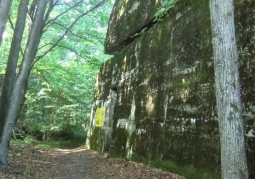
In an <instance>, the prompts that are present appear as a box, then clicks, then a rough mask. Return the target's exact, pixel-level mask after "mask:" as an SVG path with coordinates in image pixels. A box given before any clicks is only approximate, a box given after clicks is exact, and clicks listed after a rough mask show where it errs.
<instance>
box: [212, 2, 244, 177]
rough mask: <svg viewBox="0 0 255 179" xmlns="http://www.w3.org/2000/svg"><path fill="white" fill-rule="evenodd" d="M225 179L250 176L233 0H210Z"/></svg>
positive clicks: (222, 164)
mask: <svg viewBox="0 0 255 179" xmlns="http://www.w3.org/2000/svg"><path fill="white" fill-rule="evenodd" d="M210 13H211V24H212V36H213V40H212V42H213V50H214V70H215V86H216V99H217V110H218V121H219V129H220V143H221V170H222V178H223V179H230V178H231V179H248V170H247V161H246V153H245V142H244V131H243V119H242V114H241V112H242V111H241V99H240V82H239V64H238V51H237V44H236V37H235V23H234V2H233V0H224V1H222V0H210Z"/></svg>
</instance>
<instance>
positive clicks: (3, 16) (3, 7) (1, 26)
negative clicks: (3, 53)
mask: <svg viewBox="0 0 255 179" xmlns="http://www.w3.org/2000/svg"><path fill="white" fill-rule="evenodd" d="M11 5H12V0H1V1H0V46H1V44H2V41H3V34H4V30H5V25H6V21H7V19H8V16H9V12H10V9H11Z"/></svg>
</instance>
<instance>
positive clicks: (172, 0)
mask: <svg viewBox="0 0 255 179" xmlns="http://www.w3.org/2000/svg"><path fill="white" fill-rule="evenodd" d="M176 1H177V0H165V1H163V2H162V3H161V7H160V8H159V9H158V11H157V12H156V13H155V15H154V17H155V19H154V22H155V21H163V19H164V17H165V16H166V15H167V14H168V12H169V10H170V9H173V8H174V7H175V4H176Z"/></svg>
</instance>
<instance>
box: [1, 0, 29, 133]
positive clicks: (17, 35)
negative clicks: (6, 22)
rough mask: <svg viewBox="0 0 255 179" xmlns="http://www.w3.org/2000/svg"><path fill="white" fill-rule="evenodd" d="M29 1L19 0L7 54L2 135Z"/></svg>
mask: <svg viewBox="0 0 255 179" xmlns="http://www.w3.org/2000/svg"><path fill="white" fill-rule="evenodd" d="M28 2H29V0H21V2H20V5H19V10H18V18H17V22H16V25H15V29H14V34H13V39H12V44H11V50H10V52H9V57H8V62H7V67H6V71H5V75H4V81H3V84H2V91H1V98H0V109H1V110H0V134H2V131H3V126H4V121H5V118H6V114H7V110H8V106H9V103H10V99H11V92H12V89H13V84H14V81H15V77H16V69H17V63H18V59H19V49H20V44H21V41H22V36H23V32H24V28H25V24H26V16H27V11H28Z"/></svg>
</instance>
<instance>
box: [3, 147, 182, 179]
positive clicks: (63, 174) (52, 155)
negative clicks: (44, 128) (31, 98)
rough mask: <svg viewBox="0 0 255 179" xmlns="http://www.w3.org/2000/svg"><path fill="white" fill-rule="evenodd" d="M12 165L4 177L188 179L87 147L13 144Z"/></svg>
mask: <svg viewBox="0 0 255 179" xmlns="http://www.w3.org/2000/svg"><path fill="white" fill-rule="evenodd" d="M9 162H10V166H9V167H3V166H0V178H4V179H8V178H10V179H136V178H137V179H185V178H184V177H180V176H178V175H176V174H172V173H169V172H162V171H161V170H158V169H154V168H150V167H148V166H145V165H143V164H140V163H135V162H131V161H127V160H124V159H114V158H103V157H102V155H101V154H98V153H97V152H94V151H91V150H88V149H85V148H77V149H54V150H45V149H40V148H35V147H28V146H24V147H20V146H13V147H12V150H10V153H9Z"/></svg>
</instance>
